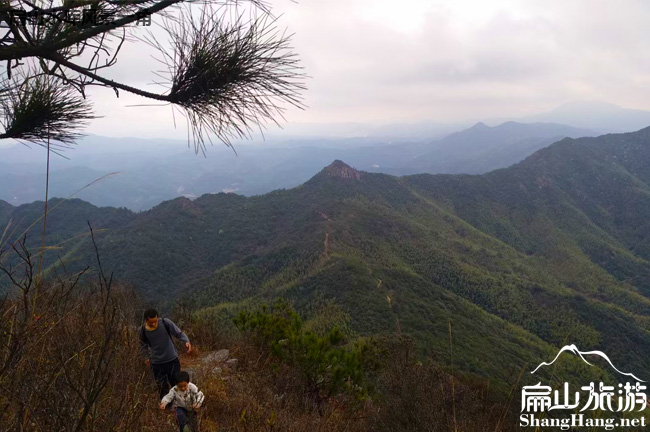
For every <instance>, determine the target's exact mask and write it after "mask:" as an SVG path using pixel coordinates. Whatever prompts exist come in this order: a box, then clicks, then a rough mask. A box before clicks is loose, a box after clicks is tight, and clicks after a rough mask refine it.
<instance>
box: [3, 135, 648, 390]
mask: <svg viewBox="0 0 650 432" xmlns="http://www.w3.org/2000/svg"><path fill="white" fill-rule="evenodd" d="M511 126H512V125H511ZM517 127H518V126H517ZM484 129H486V127H485V126H483V125H478V126H476V127H475V128H474V130H471V131H467V133H471V134H473V133H478V132H479V131H481V130H484ZM488 129H489V128H488ZM57 202H58V201H57V200H52V202H51V203H50V208H52V207H53V206H55V205H56V203H57ZM42 210H43V203H42V202H35V203H32V204H27V205H21V206H18V207H12V206H9V205H8V204H7V203H0V227H3V226H5V225H7V224H9V221H11V223H10V225H9V226H10V228H9V229H8V230H7V232H9V233H13V234H11V235H12V236H14V237H15V235H16V234H17V233H20V232H22V231H23V230H24V228H25V227H26V226H28V225H29V224H30V223H31V222H32V221H34V220H36V218H38V217H39V216H40V215H41V214H42ZM649 214H650V128H647V129H643V130H640V131H638V132H635V133H626V134H609V135H603V136H600V137H597V138H579V139H570V138H565V139H563V140H561V141H559V142H556V143H554V144H552V145H550V146H547V147H545V148H543V149H541V150H538V151H537V152H535V153H534V154H532V155H530V156H529V157H527V158H526V159H525V160H523V161H522V162H519V163H517V164H515V165H512V166H510V167H508V168H505V169H499V170H495V171H492V172H490V173H487V174H483V175H467V174H461V175H449V174H445V175H430V174H418V175H412V176H404V177H394V176H390V175H386V174H380V173H370V172H365V171H360V170H358V169H355V168H353V167H351V166H350V165H348V164H346V163H344V162H342V161H335V162H334V163H332V164H330V165H328V166H327V167H326V168H325V169H322V170H321V171H320V172H319V173H318V174H316V175H315V176H313V177H312V178H311V179H309V180H308V181H306V182H305V183H304V184H302V185H300V186H298V187H295V188H292V189H289V190H278V191H274V192H271V193H268V194H264V195H259V196H253V197H244V196H240V195H236V194H226V193H220V194H215V195H212V194H207V195H203V196H200V197H198V198H196V199H194V200H190V199H187V198H184V197H181V198H176V199H174V200H171V201H165V202H163V203H161V204H159V205H157V206H155V207H154V208H152V209H151V210H149V211H145V212H142V213H134V212H131V211H129V210H126V209H115V208H98V207H95V206H93V205H91V204H88V203H86V202H83V201H80V200H71V201H68V202H65V203H63V204H62V205H60V207H58V208H56V210H54V211H53V212H52V213H51V214H50V215H49V216H48V236H47V244H48V245H58V248H56V249H52V250H50V251H48V252H47V257H46V258H47V262H50V263H51V262H53V260H54V259H55V257H60V258H61V259H63V260H64V262H66V264H67V266H68V268H70V269H71V270H74V269H77V268H82V267H83V266H85V265H86V264H89V263H90V264H92V263H93V256H94V254H93V251H92V248H91V245H90V244H89V241H88V238H87V236H83V234H84V233H87V221H90V223H91V224H92V225H93V228H94V229H95V230H96V231H97V237H98V245H99V249H100V251H101V254H102V263H103V265H104V266H105V268H107V269H110V270H111V271H114V272H115V275H116V277H117V278H118V279H120V280H122V281H127V282H129V283H132V284H133V285H134V286H135V287H136V288H137V289H138V290H139V291H140V292H141V293H142V294H143V295H144V296H145V298H147V299H149V300H151V301H152V302H156V301H161V302H163V303H166V304H170V303H172V302H174V301H176V300H177V299H180V298H182V299H184V300H185V301H191V302H192V303H193V304H195V305H198V306H199V307H201V308H202V310H203V313H204V314H205V316H206V317H209V318H210V319H216V318H215V317H216V316H217V315H219V314H220V313H222V312H224V311H229V310H236V309H237V308H239V307H243V306H245V305H247V304H250V302H253V301H268V300H269V299H272V298H274V297H276V296H284V297H288V298H290V299H292V300H293V301H294V302H295V303H296V306H297V307H298V308H299V310H315V309H318V308H319V307H320V306H322V305H323V301H324V300H323V299H328V300H331V301H333V302H334V303H335V306H336V308H338V310H339V311H340V313H341V314H343V315H342V316H344V317H346V318H345V319H346V322H347V323H348V325H349V326H350V328H351V329H353V330H354V331H356V332H359V333H360V334H366V335H368V334H394V333H397V332H398V331H401V332H402V333H403V334H407V335H410V336H412V337H414V338H415V339H416V340H417V341H418V342H419V344H420V347H421V349H423V350H432V351H433V352H434V353H439V354H440V356H441V357H443V358H444V357H446V356H448V349H449V346H448V344H449V334H448V332H449V324H450V323H451V325H452V328H453V344H454V348H453V349H454V367H455V368H457V369H458V370H461V371H464V372H466V373H471V374H477V375H482V376H485V377H492V378H494V379H498V380H501V381H502V382H511V381H510V380H511V379H512V377H513V376H515V377H516V376H517V374H518V373H519V371H520V370H530V367H531V366H532V365H536V364H539V363H540V361H544V360H546V359H549V358H553V356H555V355H556V353H557V351H558V348H559V347H562V346H565V345H566V344H567V343H571V344H575V345H576V346H580V347H581V349H583V350H593V349H602V348H603V347H606V350H607V353H608V355H609V356H610V358H611V360H612V362H613V363H614V364H616V365H617V366H619V365H620V367H621V368H623V369H624V370H626V371H633V372H634V373H635V374H636V375H637V376H642V377H647V376H650V358H648V357H647V356H639V355H638V353H639V352H645V351H648V350H649V349H650V333H648V330H647V329H648V325H649V324H650V242H649V241H648V240H649V239H650V219H648V215H649ZM30 242H33V245H34V246H36V245H38V244H39V242H40V235H39V232H34V233H31V235H30ZM30 244H31V243H30ZM328 310H330V309H328ZM540 373H541V370H540ZM587 382H588V381H587Z"/></svg>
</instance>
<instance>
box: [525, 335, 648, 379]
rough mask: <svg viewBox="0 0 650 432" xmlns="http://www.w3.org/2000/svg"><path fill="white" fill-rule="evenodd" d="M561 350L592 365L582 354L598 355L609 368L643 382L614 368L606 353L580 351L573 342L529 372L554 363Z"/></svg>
mask: <svg viewBox="0 0 650 432" xmlns="http://www.w3.org/2000/svg"><path fill="white" fill-rule="evenodd" d="M563 352H571V353H573V354H575V355H577V356H578V357H580V358H581V359H582V361H583V362H585V363H587V364H588V365H589V366H593V365H592V364H591V363H589V362H588V361H587V360H586V359H585V357H584V356H590V355H595V356H598V357H600V358H603V359H605V361H607V363H609V365H610V366H611V368H612V369H614V370H615V371H616V372H618V373H619V374H621V375H625V376H628V377H631V378H634V379H635V380H637V381H638V382H645V381H644V380H642V379H639V378H637V377H636V376H634V374H631V373H629V372H621V371H620V370H618V369H617V368H616V366H614V364H613V363H612V361H611V360H610V359H609V357H607V355H606V354H605V353H604V352H602V351H580V350H579V349H578V347H577V346H575V345H573V344H572V345H565V346H563V347H562V349H560V351H559V352H558V353H557V355H556V356H555V358H554V359H553V361H551V362H550V363H546V362H542V363H540V364H539V366H537V367H536V368H535V370H533V371H532V372H531V374H534V373H535V372H537V371H538V370H539V368H541V367H542V366H550V365H552V364H553V363H555V361H556V360H557V359H558V358H559V357H560V355H562V353H563Z"/></svg>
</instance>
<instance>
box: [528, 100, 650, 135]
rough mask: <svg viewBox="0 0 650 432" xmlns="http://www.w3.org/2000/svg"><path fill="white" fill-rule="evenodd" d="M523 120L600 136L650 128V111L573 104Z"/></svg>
mask: <svg viewBox="0 0 650 432" xmlns="http://www.w3.org/2000/svg"><path fill="white" fill-rule="evenodd" d="M520 121H522V122H525V123H530V122H548V123H563V124H567V125H571V126H574V127H578V128H585V129H590V130H593V131H596V132H598V133H599V134H600V133H613V132H632V131H635V130H639V129H642V128H644V127H647V126H650V111H644V110H637V109H627V108H622V107H620V106H618V105H614V104H610V103H606V102H572V103H567V104H564V105H562V106H560V107H558V108H556V109H554V110H552V111H550V112H547V113H543V114H538V115H534V116H529V117H525V118H523V119H521V120H520Z"/></svg>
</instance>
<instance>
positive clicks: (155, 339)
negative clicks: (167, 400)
mask: <svg viewBox="0 0 650 432" xmlns="http://www.w3.org/2000/svg"><path fill="white" fill-rule="evenodd" d="M172 336H174V337H175V338H177V339H180V340H181V341H183V342H185V348H187V352H188V353H190V352H191V351H192V345H191V344H190V339H189V338H188V337H187V335H186V334H185V333H183V331H181V329H179V328H178V326H176V324H174V323H173V322H172V321H171V320H169V319H167V318H159V317H158V312H157V311H156V310H155V309H147V310H146V311H144V324H143V325H142V326H140V329H139V330H138V337H139V339H140V347H141V349H142V353H143V355H144V356H145V359H146V360H145V364H146V365H147V366H149V365H151V370H152V371H153V376H154V378H155V379H156V383H157V384H158V390H159V392H160V398H161V399H162V398H163V397H164V396H165V395H167V393H168V392H169V388H170V387H172V386H174V385H176V375H177V374H178V373H179V372H180V371H181V364H180V362H179V361H178V351H176V347H175V346H174V343H173V341H172Z"/></svg>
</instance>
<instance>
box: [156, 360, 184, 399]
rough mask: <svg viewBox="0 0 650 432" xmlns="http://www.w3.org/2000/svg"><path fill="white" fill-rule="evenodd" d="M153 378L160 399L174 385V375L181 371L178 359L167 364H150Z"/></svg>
mask: <svg viewBox="0 0 650 432" xmlns="http://www.w3.org/2000/svg"><path fill="white" fill-rule="evenodd" d="M151 370H152V371H153V376H154V378H155V379H156V384H158V391H159V392H160V399H162V398H163V397H165V396H166V395H167V393H169V389H170V388H171V387H173V386H175V385H176V374H178V373H179V372H180V371H181V362H179V361H178V357H177V358H175V359H174V360H172V361H170V362H167V363H160V364H153V363H152V364H151Z"/></svg>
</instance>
